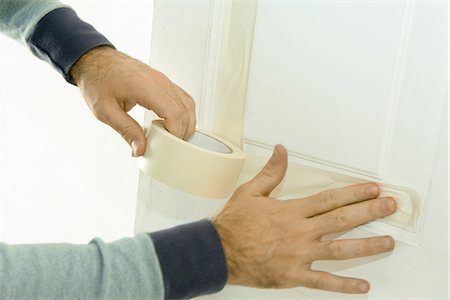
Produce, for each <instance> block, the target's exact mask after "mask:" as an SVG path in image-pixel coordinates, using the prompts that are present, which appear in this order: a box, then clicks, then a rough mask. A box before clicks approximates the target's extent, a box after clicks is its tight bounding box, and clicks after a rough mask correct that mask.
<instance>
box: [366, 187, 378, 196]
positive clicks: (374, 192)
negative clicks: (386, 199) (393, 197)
mask: <svg viewBox="0 0 450 300" xmlns="http://www.w3.org/2000/svg"><path fill="white" fill-rule="evenodd" d="M379 190H380V189H379V188H378V185H375V184H371V185H370V186H369V187H367V188H366V193H367V195H369V196H376V195H378V192H379Z"/></svg>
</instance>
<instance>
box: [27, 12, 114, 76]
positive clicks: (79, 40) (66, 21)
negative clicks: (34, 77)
mask: <svg viewBox="0 0 450 300" xmlns="http://www.w3.org/2000/svg"><path fill="white" fill-rule="evenodd" d="M27 44H28V46H29V47H30V49H31V51H32V52H33V53H34V54H35V55H36V56H37V57H39V58H40V59H42V60H45V61H47V62H48V63H50V64H51V65H52V66H53V67H54V68H56V69H57V70H58V71H59V72H60V73H61V74H62V75H63V76H64V78H65V79H66V80H67V81H68V82H70V83H72V84H75V83H74V81H73V78H72V77H71V76H70V74H69V72H70V69H71V68H72V66H73V65H74V64H75V63H76V62H77V61H78V59H80V58H81V56H83V54H85V53H86V52H88V51H89V50H91V49H93V48H96V47H99V46H104V45H108V46H111V47H114V46H113V45H112V44H111V42H110V41H108V40H107V39H106V37H104V36H103V35H102V34H100V33H99V32H97V31H96V30H95V28H94V27H92V26H91V25H90V24H88V23H86V22H84V21H82V20H81V19H80V18H79V17H78V16H77V14H76V13H75V11H74V10H73V9H71V8H68V7H63V8H58V9H55V10H53V11H51V12H49V13H48V14H46V15H45V16H44V17H43V18H42V19H41V20H40V21H39V22H38V23H37V24H36V27H35V28H34V30H33V32H32V33H31V35H30V36H29V38H28V40H27Z"/></svg>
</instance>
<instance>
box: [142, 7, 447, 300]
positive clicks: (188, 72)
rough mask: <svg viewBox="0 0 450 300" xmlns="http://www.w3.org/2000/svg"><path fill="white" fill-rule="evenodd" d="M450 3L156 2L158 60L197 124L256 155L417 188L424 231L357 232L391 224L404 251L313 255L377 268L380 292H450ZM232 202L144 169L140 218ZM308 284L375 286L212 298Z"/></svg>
mask: <svg viewBox="0 0 450 300" xmlns="http://www.w3.org/2000/svg"><path fill="white" fill-rule="evenodd" d="M447 11H448V4H447V2H446V1H442V2H439V1H433V2H412V1H392V2H381V1H380V2H373V1H326V2H323V1H317V2H314V1H297V2H275V1H271V2H266V1H264V2H263V1H261V2H259V3H257V2H234V3H232V2H201V3H200V2H185V3H179V2H178V3H174V2H172V3H170V2H156V5H155V15H154V24H153V40H152V55H151V64H152V65H153V66H154V67H156V68H158V69H160V70H161V71H163V72H165V73H166V74H168V76H169V77H170V78H171V79H172V80H174V81H175V82H177V83H178V84H180V85H181V86H182V87H184V88H185V89H186V90H187V91H188V92H189V93H190V94H191V95H192V96H193V97H194V98H195V99H196V101H197V107H198V111H197V113H198V120H199V127H201V128H204V129H207V130H210V131H213V132H214V133H216V134H219V135H221V136H223V137H225V138H227V139H229V140H232V141H234V142H235V143H237V144H240V145H241V146H243V148H244V149H245V150H246V152H247V153H248V154H249V155H256V154H259V155H261V154H262V155H267V156H268V154H269V152H270V149H271V148H272V146H273V145H274V144H276V143H282V144H284V145H285V146H286V147H287V149H288V150H289V155H290V163H292V164H301V165H307V166H312V167H315V168H317V169H320V170H326V171H332V172H335V173H339V174H345V175H349V176H352V177H358V178H360V179H362V180H373V181H379V182H383V183H393V184H397V185H402V186H408V187H410V188H413V189H414V190H416V191H417V193H418V194H419V196H420V203H419V205H418V208H419V209H420V214H419V217H418V222H417V224H416V225H415V228H414V229H413V230H406V229H402V228H398V227H395V226H391V225H389V224H384V223H380V222H375V223H372V224H369V225H367V226H364V227H363V228H358V229H357V230H353V231H352V232H350V233H348V234H346V237H357V236H367V235H369V234H373V233H377V234H380V233H381V234H391V235H393V236H394V237H395V238H396V240H397V247H396V250H395V251H394V252H393V253H392V255H389V256H379V257H374V258H366V259H355V260H350V261H345V262H336V263H335V262H333V263H330V262H320V263H318V264H316V265H315V267H316V268H320V269H324V270H328V271H333V272H336V273H338V274H344V275H350V276H356V277H363V278H366V279H368V280H369V281H370V282H371V285H372V290H371V292H370V293H369V298H370V299H375V298H389V299H392V298H408V299H411V298H447V289H448V277H447V262H448V258H447V255H448V249H447V241H448V240H447V234H448V215H447V206H448V194H447V190H448V157H447V152H448V130H447V129H448V128H447V124H448V114H447V113H446V112H447V101H446V99H447V30H446V28H447V22H448V15H447ZM150 119H151V114H150V113H149V114H148V115H147V121H146V122H149V121H150ZM225 120H226V121H225ZM224 201H225V200H223V201H213V200H207V199H201V198H198V197H193V196H189V195H186V194H184V193H182V192H178V191H174V190H172V189H170V188H168V187H166V186H164V185H163V184H160V183H158V182H155V181H153V180H151V179H150V178H148V177H147V176H145V175H142V174H141V177H140V184H139V196H138V208H137V219H136V230H137V231H148V230H155V229H159V228H163V227H168V226H173V225H175V224H179V223H184V222H188V221H192V220H196V219H199V218H203V217H210V216H212V215H213V214H214V213H215V211H216V210H217V209H219V208H220V207H221V205H222V204H223V203H224ZM307 296H309V297H312V298H316V297H318V298H320V297H333V299H335V298H336V297H341V298H343V299H349V298H353V297H355V298H361V299H367V296H352V297H350V296H347V295H344V296H343V295H339V294H334V293H328V292H322V291H313V290H308V289H304V288H296V289H290V290H279V291H275V290H270V291H267V290H257V289H250V288H240V287H226V288H225V289H224V291H222V292H221V293H219V294H217V295H214V296H209V297H210V298H221V299H223V298H234V297H243V298H251V297H258V298H260V297H267V298H273V299H276V298H280V297H292V298H297V297H298V298H305V297H307Z"/></svg>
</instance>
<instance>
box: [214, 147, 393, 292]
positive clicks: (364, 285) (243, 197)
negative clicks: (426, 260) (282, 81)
mask: <svg viewBox="0 0 450 300" xmlns="http://www.w3.org/2000/svg"><path fill="white" fill-rule="evenodd" d="M286 168H287V153H286V149H285V148H284V147H283V146H281V145H277V146H275V149H274V152H273V155H272V157H271V158H270V160H269V162H268V163H267V164H266V166H265V167H264V168H263V169H262V171H261V172H260V173H259V174H258V175H257V176H256V177H255V178H253V179H252V180H251V181H249V182H247V183H245V184H243V185H242V186H241V187H240V188H239V189H238V190H237V191H236V192H235V193H234V195H233V196H232V197H231V199H230V200H229V201H228V202H227V204H226V205H225V207H224V208H223V209H222V211H221V212H220V213H219V214H218V215H217V216H216V217H215V218H214V220H213V222H214V224H215V226H216V228H217V230H218V232H219V235H220V237H221V240H222V244H223V246H224V250H225V255H226V258H227V265H228V273H229V278H228V283H229V284H239V285H244V286H252V287H263V288H290V287H295V286H305V287H311V288H318V289H323V290H329V291H337V292H343V293H366V292H367V291H368V290H369V283H368V282H367V281H365V280H362V279H356V278H346V277H340V276H336V275H332V274H330V273H327V272H322V271H314V270H311V264H312V263H313V262H314V261H315V260H337V259H349V258H355V257H362V256H369V255H374V254H378V253H382V252H387V251H391V250H392V249H393V248H394V240H393V239H392V238H391V237H389V236H384V237H373V238H366V239H353V240H335V241H321V238H322V237H323V236H324V235H326V234H329V233H335V232H341V231H345V230H349V229H352V228H353V227H355V226H358V225H361V224H364V223H367V222H369V221H372V220H375V219H377V218H381V217H385V216H388V215H390V214H392V213H394V212H395V211H396V202H395V200H394V199H392V198H377V197H378V195H379V193H380V189H379V187H378V185H376V184H373V183H368V184H358V185H353V186H349V187H345V188H340V189H334V190H328V191H325V192H321V193H319V194H316V195H313V196H310V197H307V198H303V199H292V200H286V201H280V200H277V199H273V198H270V197H269V195H270V193H271V192H272V190H273V189H274V188H275V187H276V186H277V185H278V184H279V183H280V182H281V180H282V179H283V177H284V175H285V172H286Z"/></svg>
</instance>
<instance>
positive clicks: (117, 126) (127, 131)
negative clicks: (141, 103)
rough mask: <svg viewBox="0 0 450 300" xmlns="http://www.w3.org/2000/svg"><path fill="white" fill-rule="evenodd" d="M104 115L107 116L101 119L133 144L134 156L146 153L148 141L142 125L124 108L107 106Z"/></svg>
mask: <svg viewBox="0 0 450 300" xmlns="http://www.w3.org/2000/svg"><path fill="white" fill-rule="evenodd" d="M103 115H104V116H105V117H104V120H102V119H101V121H103V122H104V123H106V124H108V125H109V126H111V127H112V128H113V129H114V130H115V131H117V132H118V133H119V134H120V135H121V136H122V138H123V139H124V140H125V141H127V143H128V144H129V145H130V146H131V149H132V155H133V156H134V157H136V156H141V155H143V154H144V153H145V148H146V146H147V142H146V139H145V135H144V131H143V130H142V127H141V126H139V124H138V123H137V122H136V121H135V120H134V119H133V118H132V117H130V116H129V115H128V114H127V113H126V112H125V111H124V110H122V108H121V107H120V106H119V105H113V106H110V107H108V108H106V109H105V111H104V112H103Z"/></svg>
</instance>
